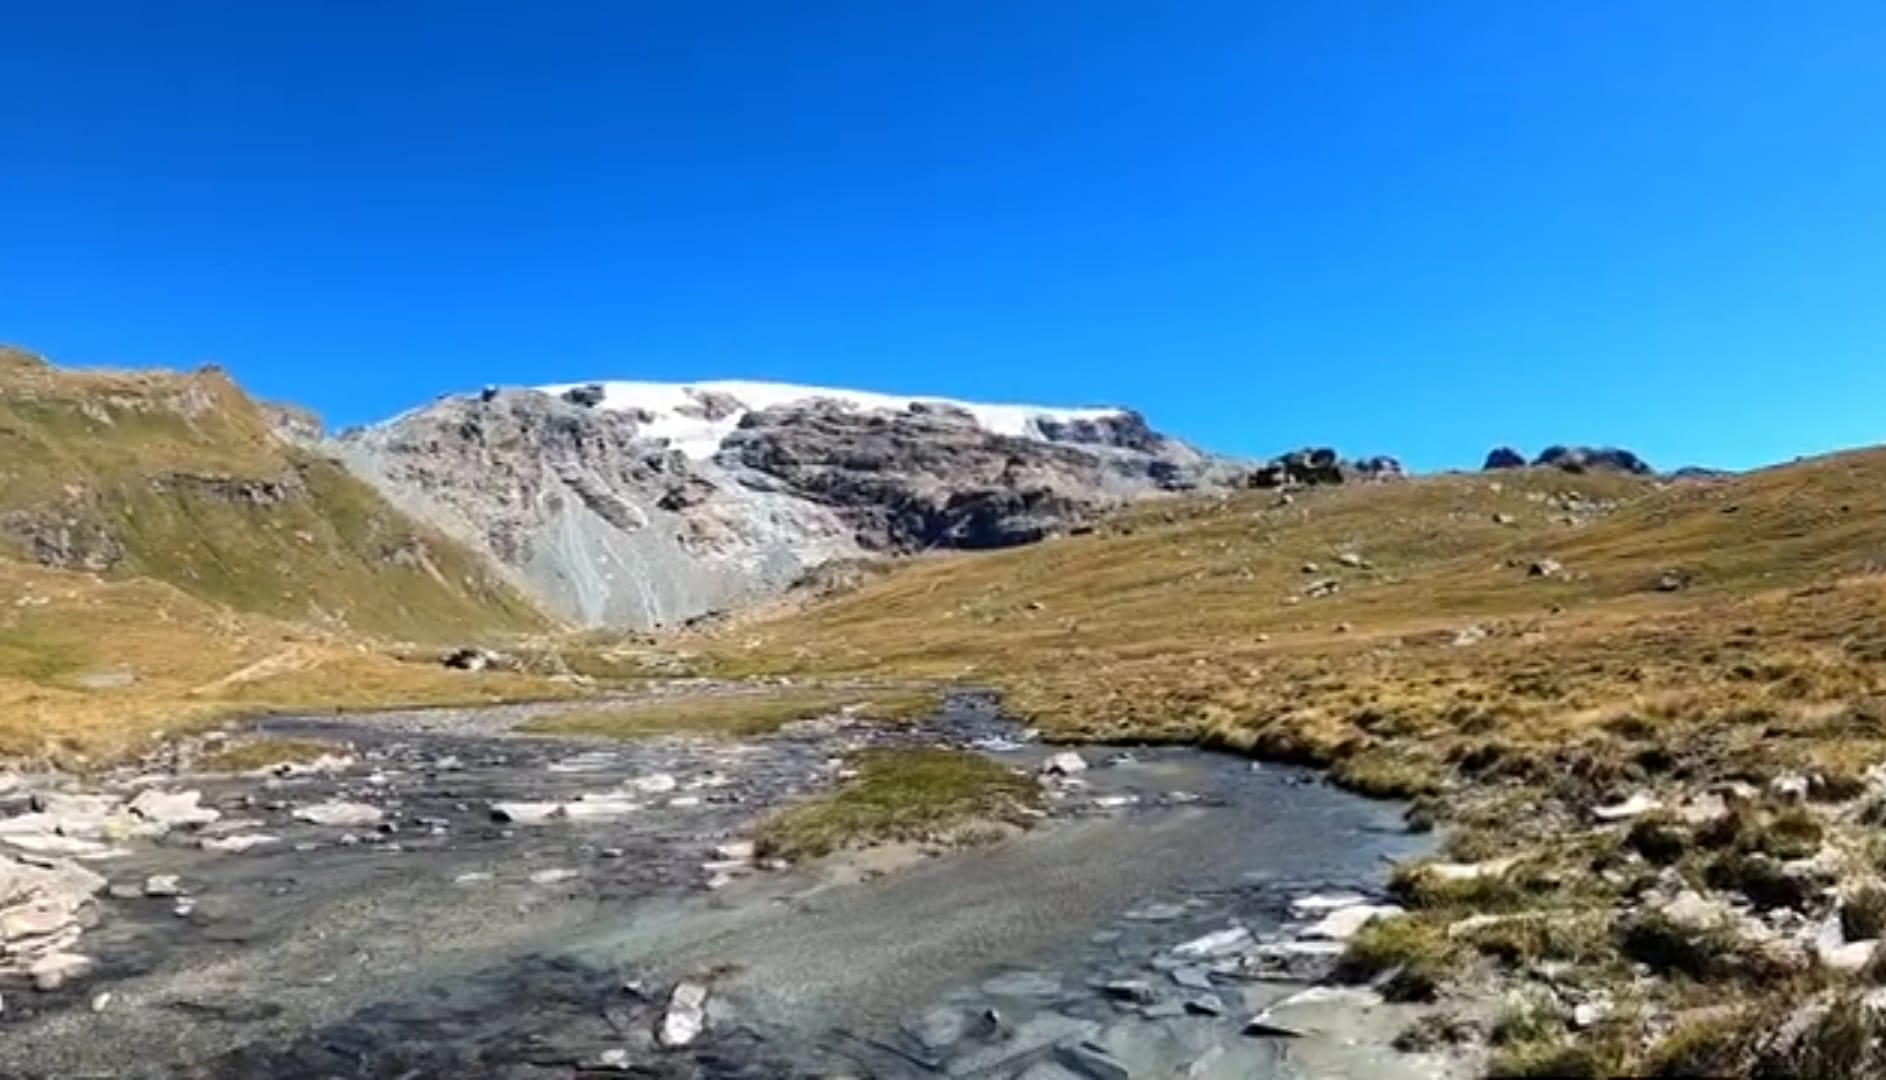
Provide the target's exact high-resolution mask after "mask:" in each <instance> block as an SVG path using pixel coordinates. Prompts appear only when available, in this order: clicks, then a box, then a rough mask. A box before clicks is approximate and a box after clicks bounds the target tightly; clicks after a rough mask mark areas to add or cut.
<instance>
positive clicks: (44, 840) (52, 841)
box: [0, 833, 121, 859]
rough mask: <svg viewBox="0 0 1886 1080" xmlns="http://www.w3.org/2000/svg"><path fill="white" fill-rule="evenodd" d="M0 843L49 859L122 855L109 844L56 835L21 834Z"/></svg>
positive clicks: (4, 837)
mask: <svg viewBox="0 0 1886 1080" xmlns="http://www.w3.org/2000/svg"><path fill="white" fill-rule="evenodd" d="M0 841H4V842H5V843H6V844H8V845H9V846H11V847H15V848H18V849H19V850H21V851H23V852H26V853H27V854H28V855H43V856H46V857H47V858H58V857H66V858H73V859H108V858H111V857H112V856H114V855H118V854H121V852H119V851H118V850H117V849H115V848H113V847H112V846H111V845H109V844H101V843H99V842H98V841H96V840H84V839H81V838H79V837H76V836H60V835H57V834H55V833H19V834H17V835H7V836H0Z"/></svg>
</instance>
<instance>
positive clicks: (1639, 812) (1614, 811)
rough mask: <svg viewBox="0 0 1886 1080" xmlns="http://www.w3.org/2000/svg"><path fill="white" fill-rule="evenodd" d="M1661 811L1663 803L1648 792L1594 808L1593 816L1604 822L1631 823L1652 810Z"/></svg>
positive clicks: (1641, 792) (1592, 809)
mask: <svg viewBox="0 0 1886 1080" xmlns="http://www.w3.org/2000/svg"><path fill="white" fill-rule="evenodd" d="M1661 809H1663V803H1661V802H1659V801H1657V799H1656V798H1654V797H1653V796H1651V795H1650V794H1649V793H1648V792H1643V791H1639V792H1637V793H1635V794H1633V795H1632V796H1631V797H1630V798H1628V799H1625V800H1624V801H1623V802H1617V803H1611V804H1610V805H1608V806H1594V807H1592V808H1591V816H1592V817H1594V818H1596V819H1598V820H1599V821H1604V822H1613V821H1629V820H1631V819H1632V818H1638V817H1642V816H1643V815H1645V814H1648V813H1650V812H1651V811H1652V810H1661Z"/></svg>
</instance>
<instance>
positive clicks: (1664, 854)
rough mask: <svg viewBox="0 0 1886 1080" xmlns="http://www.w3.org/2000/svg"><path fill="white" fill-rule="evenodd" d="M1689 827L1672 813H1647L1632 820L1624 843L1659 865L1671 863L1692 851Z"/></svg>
mask: <svg viewBox="0 0 1886 1080" xmlns="http://www.w3.org/2000/svg"><path fill="white" fill-rule="evenodd" d="M1691 840H1692V837H1691V835H1690V831H1689V829H1687V828H1685V827H1684V826H1683V824H1682V823H1681V822H1680V821H1678V820H1677V818H1676V815H1674V814H1669V813H1655V814H1645V815H1644V816H1643V817H1640V818H1638V819H1637V820H1636V821H1634V822H1632V823H1631V829H1630V832H1628V833H1626V834H1625V836H1624V843H1625V845H1626V846H1627V847H1629V848H1630V849H1631V850H1632V851H1635V852H1637V853H1638V854H1639V855H1642V856H1643V857H1644V858H1646V859H1648V860H1650V861H1651V862H1652V863H1655V864H1656V865H1658V866H1668V865H1670V864H1671V863H1674V862H1676V861H1677V860H1678V859H1681V858H1682V857H1683V855H1684V853H1685V852H1687V851H1688V850H1689V846H1690V843H1691Z"/></svg>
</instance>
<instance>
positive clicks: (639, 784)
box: [622, 772, 681, 795]
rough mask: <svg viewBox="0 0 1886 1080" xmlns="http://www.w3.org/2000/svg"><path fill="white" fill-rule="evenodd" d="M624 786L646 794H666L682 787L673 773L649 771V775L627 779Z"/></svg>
mask: <svg viewBox="0 0 1886 1080" xmlns="http://www.w3.org/2000/svg"><path fill="white" fill-rule="evenodd" d="M622 786H623V787H626V788H629V789H631V790H634V791H639V792H641V793H642V794H644V795H666V794H667V793H668V792H670V791H673V790H674V789H675V788H677V787H680V786H681V784H680V782H679V781H677V780H676V779H675V778H674V774H673V773H665V772H658V773H649V774H648V775H647V776H638V777H635V778H634V779H632V780H628V781H625V782H624V783H623V785H622Z"/></svg>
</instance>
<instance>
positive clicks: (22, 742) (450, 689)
mask: <svg viewBox="0 0 1886 1080" xmlns="http://www.w3.org/2000/svg"><path fill="white" fill-rule="evenodd" d="M0 598H4V600H0V757H21V758H28V759H42V760H51V761H57V762H60V763H63V764H68V765H82V764H86V763H100V762H105V761H110V760H115V759H118V758H122V757H124V756H126V755H130V754H135V753H138V752H140V751H143V750H146V749H148V748H150V746H151V745H152V744H153V743H154V742H155V741H156V740H158V739H160V738H161V737H163V736H167V735H177V734H181V733H184V732H188V731H192V730H198V729H202V728H205V727H210V726H214V725H217V724H219V723H222V722H225V721H228V720H231V719H233V718H236V717H241V716H248V715H256V714H260V713H268V712H287V711H304V710H306V711H333V710H338V709H351V708H371V707H379V706H395V705H422V704H458V703H477V702H485V701H499V700H517V699H526V698H555V697H569V696H574V695H578V694H581V693H583V692H585V691H584V690H583V689H582V688H581V687H577V686H573V685H571V684H570V683H568V682H562V681H553V680H549V679H545V678H541V677H536V676H530V675H523V674H507V673H492V672H487V673H479V674H471V673H467V672H460V671H451V670H447V669H445V668H442V667H440V666H439V665H438V664H437V663H436V661H435V660H433V659H431V658H425V659H420V660H416V661H402V660H399V659H396V658H395V657H394V656H393V655H391V654H390V653H389V652H388V651H386V650H384V649H382V648H380V647H378V646H376V645H375V644H374V643H372V642H370V641H368V640H366V639H361V638H356V637H353V636H351V635H343V634H339V633H334V632H329V631H323V630H319V629H311V628H307V627H301V626H295V625H292V624H288V623H283V622H280V621H277V620H274V619H270V618H267V617H265V616H257V615H244V614H240V613H236V612H232V611H230V610H228V609H225V608H220V607H216V606H214V605H211V604H208V603H205V602H203V601H201V600H198V599H197V598H195V597H192V596H190V595H188V594H186V593H183V592H182V591H180V590H178V589H175V588H172V587H170V586H168V585H164V584H160V583H158V582H153V581H148V580H129V581H107V580H102V579H99V578H96V577H93V576H91V575H86V574H78V573H70V572H65V571H56V570H47V569H43V568H40V567H36V566H29V565H25V564H22V563H18V562H14V561H12V560H7V559H0Z"/></svg>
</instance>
